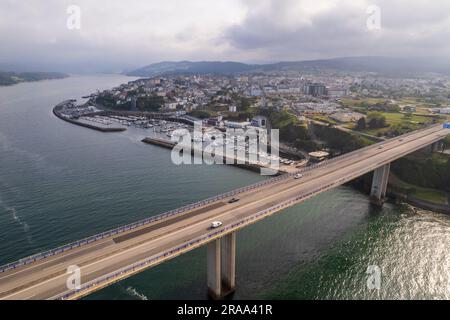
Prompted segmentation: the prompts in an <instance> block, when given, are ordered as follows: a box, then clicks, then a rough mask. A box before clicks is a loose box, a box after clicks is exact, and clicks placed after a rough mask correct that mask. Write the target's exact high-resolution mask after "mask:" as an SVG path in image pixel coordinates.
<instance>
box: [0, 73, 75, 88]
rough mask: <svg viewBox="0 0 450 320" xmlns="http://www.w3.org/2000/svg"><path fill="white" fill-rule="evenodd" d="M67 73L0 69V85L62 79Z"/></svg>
mask: <svg viewBox="0 0 450 320" xmlns="http://www.w3.org/2000/svg"><path fill="white" fill-rule="evenodd" d="M68 76H69V75H67V74H65V73H59V72H21V73H15V72H4V71H0V86H9V85H13V84H17V83H20V82H27V81H40V80H50V79H63V78H67V77H68Z"/></svg>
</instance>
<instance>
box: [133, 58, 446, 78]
mask: <svg viewBox="0 0 450 320" xmlns="http://www.w3.org/2000/svg"><path fill="white" fill-rule="evenodd" d="M288 70H292V71H320V70H335V71H349V72H375V73H378V74H382V75H388V76H412V75H418V74H423V73H440V74H445V75H450V60H444V59H436V58H391V57H346V58H335V59H323V60H310V61H291V62H279V63H273V64H260V65H256V64H245V63H239V62H218V61H212V62H208V61H202V62H191V61H180V62H160V63H154V64H151V65H148V66H146V67H143V68H140V69H137V70H134V71H131V72H129V73H127V75H130V76H137V77H154V76H158V75H165V74H174V73H217V74H235V73H242V72H249V71H254V72H258V71H288Z"/></svg>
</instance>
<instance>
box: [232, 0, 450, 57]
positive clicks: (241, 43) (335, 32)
mask: <svg viewBox="0 0 450 320" xmlns="http://www.w3.org/2000/svg"><path fill="white" fill-rule="evenodd" d="M258 3H261V5H259V6H258V5H257V2H255V1H247V4H248V5H249V7H250V8H253V9H250V10H249V11H248V14H247V16H246V17H245V19H243V21H241V23H238V24H236V25H234V26H232V27H230V28H228V29H227V30H225V31H224V35H223V37H224V39H226V41H228V42H229V43H230V44H231V45H232V46H233V47H234V48H235V49H237V50H243V51H246V52H247V54H250V52H252V51H253V52H254V54H255V56H263V57H266V59H271V60H281V59H291V60H292V59H294V60H295V59H313V58H326V57H336V56H355V55H408V56H409V55H411V54H412V55H434V54H436V53H439V54H441V55H442V56H444V55H446V54H448V53H449V49H450V47H449V46H450V44H448V43H446V42H445V41H443V39H445V38H448V36H449V35H450V20H449V18H450V2H448V1H445V0H437V1H433V3H430V2H429V1H422V0H415V1H414V0H413V1H403V0H394V1H393V0H390V1H374V2H372V1H365V0H361V1H354V0H335V1H329V0H314V1H309V0H284V1H279V0H263V1H258ZM369 5H377V6H378V7H379V8H380V17H381V30H369V29H368V28H367V24H366V22H367V19H368V18H369V15H368V14H367V12H366V10H367V8H368V7H369Z"/></svg>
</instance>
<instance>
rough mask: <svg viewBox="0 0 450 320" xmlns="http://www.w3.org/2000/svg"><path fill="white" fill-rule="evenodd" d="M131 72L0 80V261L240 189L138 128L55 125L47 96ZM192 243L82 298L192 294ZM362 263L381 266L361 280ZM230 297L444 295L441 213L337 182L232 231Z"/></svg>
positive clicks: (446, 246)
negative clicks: (378, 200) (378, 199)
mask: <svg viewBox="0 0 450 320" xmlns="http://www.w3.org/2000/svg"><path fill="white" fill-rule="evenodd" d="M132 79H133V78H129V77H124V76H119V75H95V76H72V77H70V78H67V79H62V80H50V81H41V82H33V83H22V84H19V85H15V86H11V87H1V88H0V264H4V263H7V262H10V261H13V260H17V259H19V258H22V257H24V256H27V255H30V254H33V253H36V252H39V251H42V250H45V249H50V248H52V247H55V246H58V245H61V244H64V243H67V242H70V241H73V240H77V239H80V238H82V237H86V236H89V235H92V234H95V233H98V232H101V231H105V230H107V229H110V228H113V227H116V226H119V225H122V224H126V223H129V222H133V221H135V220H138V219H142V218H145V217H148V216H151V215H155V214H158V213H162V212H164V211H167V210H170V209H173V208H176V207H179V206H182V205H185V204H188V203H191V202H194V201H196V200H200V199H203V198H206V197H209V196H212V195H215V194H218V193H222V192H226V191H228V190H231V189H234V188H237V187H241V186H244V185H247V184H250V183H253V182H256V181H259V180H261V179H264V177H261V176H260V175H258V174H257V173H253V172H250V171H246V170H243V169H239V168H236V167H230V166H225V165H215V166H207V165H191V166H176V165H173V164H172V163H171V161H170V151H168V150H166V149H162V148H159V147H156V146H151V145H146V144H143V143H141V142H140V140H141V138H143V137H144V136H145V135H146V132H145V131H143V130H140V129H133V130H129V131H127V132H123V133H101V132H97V131H94V130H90V129H87V128H82V127H78V126H75V125H72V124H70V123H66V122H64V121H62V120H60V119H58V118H56V117H55V116H54V115H53V114H52V108H53V106H54V105H55V104H57V103H59V102H61V101H63V100H66V99H70V98H75V99H79V100H80V99H81V96H84V95H87V94H89V93H92V92H94V91H96V90H97V89H99V90H103V89H108V88H111V87H113V86H116V85H119V84H121V83H124V82H127V81H130V80H132ZM205 251H206V250H205V249H204V248H200V249H197V250H195V251H193V252H191V253H188V254H185V255H183V256H181V257H178V258H176V259H174V260H172V261H169V262H167V263H164V264H162V265H160V266H157V267H155V268H153V269H150V270H147V271H145V272H142V273H141V274H138V275H136V276H134V277H131V278H129V279H126V280H124V281H122V282H120V283H117V284H115V285H112V286H110V287H108V288H105V289H103V290H101V291H99V292H97V293H94V294H92V295H91V296H89V297H87V298H86V299H204V298H206V291H207V290H206V254H205V253H206V252H205ZM369 266H377V267H379V269H380V270H381V275H380V278H379V279H380V287H379V289H369V287H368V286H367V279H368V277H369V276H370V275H369V274H367V270H368V267H369ZM236 273H237V279H236V281H237V290H236V293H235V294H234V296H233V297H232V298H234V299H241V298H248V299H269V298H275V299H381V298H389V299H449V298H450V219H449V217H448V216H445V215H441V214H437V213H433V212H428V211H422V210H417V209H414V208H412V207H410V206H407V205H393V204H387V205H386V206H385V207H384V208H383V209H374V208H372V207H371V206H370V204H369V201H368V197H367V196H366V195H364V194H361V193H359V192H357V191H355V190H354V189H352V188H349V187H340V188H337V189H335V190H332V191H330V192H327V193H324V194H322V195H320V196H318V197H316V198H314V199H311V200H308V201H306V202H305V203H303V204H300V205H297V206H295V207H293V208H290V209H287V210H284V211H283V212H281V213H280V214H278V215H275V216H273V217H270V218H268V219H266V220H264V221H262V222H259V223H257V224H255V225H253V226H251V227H249V228H246V229H245V230H242V231H240V232H239V233H238V236H237V269H236Z"/></svg>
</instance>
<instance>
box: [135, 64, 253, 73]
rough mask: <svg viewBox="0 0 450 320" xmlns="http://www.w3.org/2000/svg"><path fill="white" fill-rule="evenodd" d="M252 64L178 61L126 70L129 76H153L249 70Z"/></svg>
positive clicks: (251, 68)
mask: <svg viewBox="0 0 450 320" xmlns="http://www.w3.org/2000/svg"><path fill="white" fill-rule="evenodd" d="M253 69H254V66H252V65H248V64H245V63H240V62H219V61H200V62H191V61H179V62H159V63H154V64H151V65H149V66H146V67H143V68H140V69H137V70H134V71H131V72H128V73H127V75H129V76H136V77H154V76H157V75H162V74H170V73H219V74H230V73H239V72H245V71H251V70H253Z"/></svg>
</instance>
